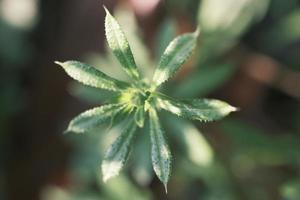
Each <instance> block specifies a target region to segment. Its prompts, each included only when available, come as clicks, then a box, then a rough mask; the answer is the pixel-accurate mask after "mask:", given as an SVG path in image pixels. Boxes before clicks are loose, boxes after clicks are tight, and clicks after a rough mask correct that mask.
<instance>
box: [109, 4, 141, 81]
mask: <svg viewBox="0 0 300 200" xmlns="http://www.w3.org/2000/svg"><path fill="white" fill-rule="evenodd" d="M104 9H105V12H106V17H105V33H106V39H107V42H108V45H109V47H110V48H111V50H112V52H113V54H114V55H115V56H116V58H117V59H118V60H119V62H120V63H121V65H122V66H123V69H124V71H125V72H126V73H127V74H128V75H129V76H130V77H132V78H133V79H135V80H138V79H139V76H140V75H139V72H138V70H137V66H136V63H135V60H134V57H133V54H132V51H131V49H130V46H129V43H128V41H127V38H126V36H125V34H124V32H123V30H122V29H121V27H120V25H119V23H118V22H117V21H116V20H115V18H114V17H113V16H112V15H111V14H110V13H109V11H108V10H107V9H106V8H104Z"/></svg>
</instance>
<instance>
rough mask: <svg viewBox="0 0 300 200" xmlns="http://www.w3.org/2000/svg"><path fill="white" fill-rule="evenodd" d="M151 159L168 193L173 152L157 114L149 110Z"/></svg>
mask: <svg viewBox="0 0 300 200" xmlns="http://www.w3.org/2000/svg"><path fill="white" fill-rule="evenodd" d="M149 117H150V137H151V159H152V165H153V169H154V172H155V174H156V175H157V177H158V178H159V180H160V181H161V182H162V183H163V184H164V186H165V189H166V192H167V183H168V181H169V178H170V175H171V159H172V158H171V157H172V156H171V152H170V149H169V146H168V144H167V141H166V139H165V136H164V131H163V130H162V128H161V125H160V123H159V119H158V116H157V113H156V111H155V110H154V109H149Z"/></svg>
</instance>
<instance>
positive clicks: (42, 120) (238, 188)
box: [0, 0, 300, 200]
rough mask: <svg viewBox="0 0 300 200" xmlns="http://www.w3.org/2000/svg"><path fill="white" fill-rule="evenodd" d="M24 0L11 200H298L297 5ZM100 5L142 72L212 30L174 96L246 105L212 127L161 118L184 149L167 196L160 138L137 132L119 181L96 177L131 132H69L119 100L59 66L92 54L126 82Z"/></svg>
mask: <svg viewBox="0 0 300 200" xmlns="http://www.w3.org/2000/svg"><path fill="white" fill-rule="evenodd" d="M22 2H23V3H21V1H18V0H2V1H1V2H0V10H1V12H0V16H1V19H0V36H1V37H0V41H1V44H2V48H1V50H0V63H1V68H0V76H1V78H0V102H1V103H0V145H1V151H0V155H1V157H0V159H1V160H0V199H25V200H26V199H30V200H34V199H42V200H65V199H66V200H68V199H72V200H73V199H78V200H93V199H113V200H118V199H166V198H168V199H207V200H213V199H218V200H222V199H224V200H226V199H228V200H232V199H238V200H239V199H242V200H247V199H249V200H252V199H255V200H256V199H259V200H269V199H270V200H276V199H288V200H297V199H299V198H300V194H299V191H300V179H299V172H300V167H299V164H300V157H299V155H300V154H299V151H300V140H299V139H300V138H299V132H300V103H299V98H300V90H299V85H300V74H299V70H300V68H299V66H300V59H299V53H300V52H299V51H300V46H299V42H300V30H299V24H300V2H299V1H298V0H286V1H282V0H226V1H225V0H202V1H200V0H186V1H181V0H161V1H159V0H151V1H150V0H149V1H147V3H143V4H141V3H139V1H137V0H130V1H129V0H128V1H127V0H119V1H116V0H115V1H111V0H107V1H101V2H100V3H99V1H95V0H87V1H79V0H77V1H70V0H53V1H44V0H27V1H22ZM102 4H105V5H106V6H107V7H108V8H109V9H110V10H113V13H114V16H116V18H117V19H118V21H119V22H120V24H121V25H122V27H123V28H124V29H125V33H126V35H127V37H128V40H129V42H130V44H131V46H132V51H133V53H134V55H135V59H136V62H137V64H138V66H139V67H142V68H144V66H152V68H150V69H147V68H144V69H145V70H144V71H143V73H144V74H146V75H150V74H152V72H151V69H154V66H155V64H156V63H157V59H158V58H159V57H160V55H161V54H162V52H163V49H164V48H165V47H166V45H167V44H168V43H169V41H170V40H171V39H172V38H174V36H176V35H179V34H181V33H184V32H191V31H193V30H195V27H197V25H200V27H201V34H200V40H199V43H198V45H197V51H196V53H195V54H194V56H193V58H192V59H191V60H190V61H189V62H188V63H186V64H185V66H184V67H183V69H182V70H180V72H179V74H178V75H177V76H176V77H175V78H174V79H173V80H172V81H171V82H168V83H167V84H166V85H165V88H163V90H164V92H166V93H167V94H169V95H172V96H176V97H178V98H180V97H185V98H187V97H190V98H193V97H211V98H218V99H222V100H224V101H227V102H230V104H232V105H234V106H237V107H240V108H241V111H240V112H238V113H235V114H234V115H232V116H231V117H229V118H227V119H225V120H222V121H220V122H213V123H209V124H202V123H189V122H187V121H185V120H179V119H177V118H176V117H172V116H171V115H169V114H168V113H163V114H162V115H161V116H160V118H161V119H162V121H163V125H164V128H166V129H167V130H166V132H168V140H169V142H170V148H171V149H172V151H173V152H174V153H173V154H174V155H176V157H175V159H174V161H173V162H174V164H173V175H172V178H171V179H170V183H169V188H168V190H169V194H168V196H167V197H166V196H165V193H164V191H163V190H164V189H163V187H161V185H160V184H159V181H158V180H157V179H153V175H154V174H153V171H152V170H151V163H149V161H150V159H149V158H148V157H147V156H148V155H149V153H147V152H148V151H149V149H150V148H149V145H150V144H149V139H150V138H149V135H148V134H143V132H141V133H139V134H137V135H138V138H137V139H136V148H135V150H134V151H132V152H131V153H132V154H133V155H132V156H131V157H132V159H130V160H128V162H127V166H128V167H127V169H126V170H125V172H123V173H122V175H121V176H119V177H117V178H115V179H112V180H111V181H109V182H108V183H107V184H104V183H103V182H102V181H101V179H99V178H98V177H99V174H97V173H100V163H101V160H102V157H103V152H105V149H106V148H107V146H108V145H109V144H111V142H112V141H113V140H114V138H115V137H116V136H117V135H118V133H119V132H120V130H121V127H118V126H117V127H113V128H112V129H110V130H109V133H105V134H103V130H106V129H107V127H101V128H99V130H95V131H94V133H91V134H86V135H84V136H80V135H62V134H61V133H62V131H63V130H64V128H65V127H66V125H67V123H68V121H69V120H70V119H71V118H72V117H73V116H75V115H76V114H77V113H80V112H81V111H84V110H86V109H87V108H89V107H91V106H92V105H99V104H101V103H105V99H106V97H107V95H109V94H108V93H104V92H101V93H99V92H98V91H95V90H94V89H91V88H85V87H82V86H80V85H78V84H76V83H74V82H72V81H71V80H70V79H69V78H67V77H66V76H65V74H64V73H62V71H61V69H60V68H59V67H57V66H56V65H55V64H54V63H53V60H57V59H58V60H71V59H77V60H82V61H85V62H86V63H89V64H90V65H93V66H98V67H99V68H100V69H101V70H102V71H104V72H106V73H107V74H109V75H111V76H114V77H116V78H120V79H121V80H126V77H124V76H123V74H122V73H120V71H118V68H119V66H118V63H117V62H116V60H115V59H113V57H112V54H111V52H110V51H108V50H107V48H106V44H105V43H104V27H103V22H104V11H103V9H102ZM212 11H213V12H212ZM144 43H145V44H146V46H144ZM149 166H150V167H149Z"/></svg>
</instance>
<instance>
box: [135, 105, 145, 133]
mask: <svg viewBox="0 0 300 200" xmlns="http://www.w3.org/2000/svg"><path fill="white" fill-rule="evenodd" d="M134 120H135V122H136V124H137V125H138V126H139V127H141V128H142V127H143V126H144V121H145V109H144V106H140V107H138V108H136V111H135V114H134Z"/></svg>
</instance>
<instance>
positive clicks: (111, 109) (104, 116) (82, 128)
mask: <svg viewBox="0 0 300 200" xmlns="http://www.w3.org/2000/svg"><path fill="white" fill-rule="evenodd" d="M124 107H125V106H124V105H122V104H107V105H103V106H101V107H96V108H93V109H90V110H87V111H85V112H83V113H81V114H79V115H78V116H77V117H75V118H74V119H73V120H72V121H71V122H70V123H69V126H68V129H67V131H66V132H74V133H85V132H88V131H89V130H91V129H93V128H96V127H97V126H99V125H100V124H102V123H104V122H106V121H108V120H110V119H113V117H115V116H116V115H117V114H118V113H119V112H120V111H121V110H122V109H123V108H124Z"/></svg>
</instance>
